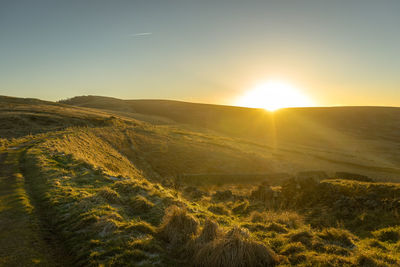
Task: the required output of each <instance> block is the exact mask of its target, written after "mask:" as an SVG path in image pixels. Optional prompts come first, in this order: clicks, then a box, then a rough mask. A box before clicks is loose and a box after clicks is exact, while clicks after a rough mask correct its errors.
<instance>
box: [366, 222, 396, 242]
mask: <svg viewBox="0 0 400 267" xmlns="http://www.w3.org/2000/svg"><path fill="white" fill-rule="evenodd" d="M372 234H373V235H374V236H375V237H376V238H377V239H379V240H380V241H383V242H392V243H395V242H398V241H399V240H400V226H396V227H387V228H383V229H380V230H377V231H374V232H373V233H372Z"/></svg>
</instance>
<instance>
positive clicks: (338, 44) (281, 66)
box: [0, 0, 400, 106]
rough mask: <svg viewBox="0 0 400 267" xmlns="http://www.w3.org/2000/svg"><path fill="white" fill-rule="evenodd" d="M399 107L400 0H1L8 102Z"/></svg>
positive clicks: (2, 83) (3, 85) (0, 76)
mask: <svg viewBox="0 0 400 267" xmlns="http://www.w3.org/2000/svg"><path fill="white" fill-rule="evenodd" d="M277 77H278V78H279V79H282V80H284V81H288V82H290V83H291V84H293V85H295V86H298V87H300V88H302V90H303V91H304V93H305V94H307V95H309V96H311V97H312V98H313V99H315V100H316V102H317V104H318V105H337V104H341V105H391V106H400V1H399V0H335V1H323V0H315V1H308V0H304V1H301V0H293V1H287V0H276V1H267V0H265V1H235V0H226V1H218V0H215V1H211V0H210V1H208V0H201V1H200V0H199V1H191V0H181V1H167V0H161V1H152V0H143V1H134V0H132V1H119V0H115V1H85V0H81V1H71V0H70V1H62V0H49V1H41V0H35V1H33V0H29V1H19V0H1V1H0V95H12V96H21V97H37V98H41V99H49V100H58V99H62V98H67V97H72V96H75V95H86V94H94V95H107V96H114V97H119V98H126V99H134V98H166V99H178V100H179V99H180V100H189V101H197V102H211V103H222V104H230V103H231V101H232V98H233V97H234V96H237V95H238V94H241V93H243V92H244V91H246V90H249V89H251V88H252V87H253V86H254V85H255V84H257V82H259V81H263V80H268V79H270V78H277Z"/></svg>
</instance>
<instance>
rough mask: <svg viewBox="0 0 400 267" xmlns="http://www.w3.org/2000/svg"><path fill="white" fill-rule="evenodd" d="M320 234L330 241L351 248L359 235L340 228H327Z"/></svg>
mask: <svg viewBox="0 0 400 267" xmlns="http://www.w3.org/2000/svg"><path fill="white" fill-rule="evenodd" d="M318 236H319V237H320V238H321V239H323V240H325V241H326V242H328V243H331V244H335V245H338V246H342V247H349V248H352V247H354V243H355V240H357V237H355V236H354V235H353V234H351V233H350V232H349V231H347V230H344V229H338V228H326V229H324V230H322V232H321V233H319V234H318Z"/></svg>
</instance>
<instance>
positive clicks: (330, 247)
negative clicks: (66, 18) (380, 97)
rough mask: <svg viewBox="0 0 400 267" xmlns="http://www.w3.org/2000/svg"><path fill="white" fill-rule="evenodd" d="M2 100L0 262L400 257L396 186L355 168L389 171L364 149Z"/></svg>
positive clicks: (348, 262)
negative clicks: (274, 140) (369, 161)
mask: <svg viewBox="0 0 400 267" xmlns="http://www.w3.org/2000/svg"><path fill="white" fill-rule="evenodd" d="M116 101H117V102H118V101H119V100H116ZM188 105H190V104H188ZM0 107H1V108H2V113H1V116H2V119H3V124H2V127H1V128H0V134H1V135H0V141H1V142H0V237H1V239H0V240H1V242H0V265H3V266H32V265H40V266H99V265H101V266H132V265H133V266H237V267H239V266H352V267H355V266H392V267H394V266H399V264H400V261H399V259H400V225H399V219H400V218H399V214H400V205H399V203H400V186H399V184H398V183H387V182H375V181H373V180H372V179H370V178H368V177H365V176H363V175H361V174H364V172H368V171H370V172H371V173H375V174H376V176H374V178H375V179H377V180H385V179H387V177H384V176H380V175H384V174H390V173H392V174H395V172H396V169H388V168H389V167H388V166H387V165H379V164H378V162H374V163H376V165H373V166H370V165H362V164H361V163H357V162H358V160H359V159H358V157H362V156H365V155H361V154H354V159H352V161H349V160H348V159H351V157H348V154H346V153H348V151H347V150H346V149H345V148H344V149H343V150H342V149H341V148H340V147H339V146H335V147H336V149H330V150H328V148H329V147H330V144H329V143H328V144H325V143H323V144H321V146H322V145H323V146H324V148H323V149H322V148H318V146H317V147H313V146H312V142H310V143H307V144H306V143H301V142H298V143H291V142H289V141H288V140H285V141H284V143H282V144H279V146H278V145H276V146H273V145H271V144H267V143H264V142H262V140H259V139H257V138H255V136H256V135H254V137H253V138H246V137H238V136H236V135H235V134H233V133H224V132H223V131H222V130H221V131H220V130H218V129H211V130H210V129H206V128H204V126H200V125H195V123H193V124H189V123H183V122H177V121H176V120H175V119H173V118H172V117H168V116H165V114H164V115H163V114H147V113H145V112H143V111H141V112H142V113H139V111H138V110H134V111H133V110H128V109H124V110H123V109H122V108H123V105H122V104H120V105H119V110H112V109H110V108H109V107H108V108H102V109H98V108H93V107H77V106H73V105H69V104H65V103H53V102H47V101H41V100H36V99H19V98H9V97H1V98H0ZM218 108H221V109H225V107H218ZM227 109H228V110H229V109H230V108H229V107H227ZM233 109H236V108H233ZM244 110H245V112H255V113H257V112H261V111H259V110H247V109H244ZM239 113H240V112H239ZM199 116H201V113H199ZM314 116H316V115H314ZM210 120H211V118H210ZM13 122H18V123H13ZM386 123H389V122H386ZM393 125H394V126H395V125H396V124H395V123H394V124H393ZM389 126H390V125H388V126H387V127H389ZM389 128H390V127H389ZM331 138H333V136H332V137H331ZM346 138H354V140H357V138H356V137H354V136H351V134H350V133H347V134H346ZM382 139H384V138H382ZM330 140H331V141H334V140H335V139H330ZM352 140H353V139H352ZM377 140H378V141H377ZM362 142H365V143H366V144H370V145H372V144H373V143H374V142H376V145H377V146H378V145H382V144H380V142H381V140H380V139H374V140H373V141H371V142H372V143H367V142H368V140H367V139H365V140H363V141H362ZM385 145H388V144H385ZM317 148H318V149H317ZM360 148H361V147H360ZM393 150H394V148H393V146H392V147H391V148H390V149H388V150H387V152H394V151H393ZM322 151H323V152H322ZM377 151H379V150H371V151H370V153H373V154H376V153H377ZM322 153H325V154H324V155H325V156H326V155H331V158H329V160H326V159H325V158H324V157H323V156H322ZM357 155H358V156H357ZM311 159H312V160H311ZM333 159H335V160H336V161H334V160H333ZM362 160H364V159H361V162H364V161H362ZM343 162H346V163H347V164H345V163H343ZM357 164H358V165H357ZM311 167H318V169H319V170H320V171H310V170H313V169H315V168H311ZM346 167H347V168H348V169H350V170H353V171H357V170H360V171H362V173H361V174H351V173H346V172H341V171H339V170H342V169H346ZM367 167H368V168H367ZM376 168H379V169H376ZM300 170H302V171H301V172H298V171H300ZM307 170H308V171H307ZM346 170H347V169H346ZM331 171H335V172H332V173H331ZM337 176H339V177H337ZM333 178H335V179H333ZM339 178H343V179H339ZM392 180H394V179H392Z"/></svg>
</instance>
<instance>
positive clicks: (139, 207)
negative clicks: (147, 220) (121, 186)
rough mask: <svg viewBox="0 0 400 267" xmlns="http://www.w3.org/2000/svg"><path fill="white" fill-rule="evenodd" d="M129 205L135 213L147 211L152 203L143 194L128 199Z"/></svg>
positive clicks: (151, 206)
mask: <svg viewBox="0 0 400 267" xmlns="http://www.w3.org/2000/svg"><path fill="white" fill-rule="evenodd" d="M129 205H130V207H131V208H132V209H133V211H134V212H135V213H137V214H143V213H146V212H149V211H150V210H151V208H153V207H154V203H153V202H151V201H149V200H148V199H147V198H145V197H144V196H140V195H138V196H134V197H131V198H130V199H129Z"/></svg>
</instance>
